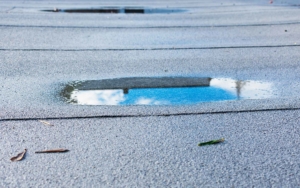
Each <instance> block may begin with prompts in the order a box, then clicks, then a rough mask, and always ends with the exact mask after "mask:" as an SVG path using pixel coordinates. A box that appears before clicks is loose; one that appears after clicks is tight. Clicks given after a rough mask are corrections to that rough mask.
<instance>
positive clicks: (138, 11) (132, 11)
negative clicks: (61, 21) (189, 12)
mask: <svg viewBox="0 0 300 188" xmlns="http://www.w3.org/2000/svg"><path fill="white" fill-rule="evenodd" d="M42 11H45V12H60V13H98V14H99V13H102V14H105V13H106V14H117V13H120V14H170V13H180V12H185V11H186V10H183V9H169V8H165V9H164V8H140V7H125V8H120V7H102V8H83V9H59V8H54V9H52V10H42Z"/></svg>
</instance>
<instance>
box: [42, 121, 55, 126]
mask: <svg viewBox="0 0 300 188" xmlns="http://www.w3.org/2000/svg"><path fill="white" fill-rule="evenodd" d="M39 122H41V123H43V124H45V125H49V126H53V125H52V124H51V123H49V122H47V121H43V120H39Z"/></svg>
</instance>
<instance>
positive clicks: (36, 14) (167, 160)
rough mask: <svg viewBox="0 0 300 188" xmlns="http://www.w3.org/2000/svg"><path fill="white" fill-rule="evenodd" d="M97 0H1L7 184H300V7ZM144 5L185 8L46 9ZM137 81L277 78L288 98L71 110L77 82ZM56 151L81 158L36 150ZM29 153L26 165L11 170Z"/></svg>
mask: <svg viewBox="0 0 300 188" xmlns="http://www.w3.org/2000/svg"><path fill="white" fill-rule="evenodd" d="M86 3H87V1H80V0H76V1H72V2H61V1H13V2H12V1H1V3H0V4H1V6H0V31H1V40H0V109H1V112H0V125H1V130H0V131H1V133H2V134H1V136H2V137H1V146H2V147H0V151H1V152H0V153H1V155H0V168H1V169H2V170H1V171H0V177H1V180H2V181H0V185H1V187H16V186H20V187H30V186H32V187H41V186H44V185H49V186H50V183H51V186H57V187H59V186H73V187H76V186H78V187H80V186H81V187H82V186H88V187H89V186H90V187H91V186H96V185H99V184H100V185H103V186H108V187H109V186H111V187H116V186H128V187H134V186H142V187H145V186H153V187H172V186H173V187H176V186H178V187H187V186H192V187H199V186H200V187H201V186H208V187H231V186H235V187H240V186H242V187H252V186H258V187H260V186H263V187H271V186H275V187H276V186H277V187H283V186H290V187H297V186H299V182H300V180H299V177H300V176H299V171H300V169H299V165H298V164H299V157H295V156H299V150H298V145H299V144H298V138H299V135H300V133H299V129H298V125H299V120H300V118H299V110H297V109H299V108H300V100H299V99H300V97H299V93H300V77H299V72H300V68H299V59H300V57H299V56H300V54H299V50H300V45H299V44H300V41H299V33H300V32H299V28H300V27H299V24H300V21H299V16H300V11H299V10H300V9H299V7H297V6H291V5H294V4H297V3H298V2H297V1H296V0H294V1H293V0H287V1H285V2H284V3H283V2H277V1H275V2H273V3H272V4H270V1H267V0H266V1H261V0H253V1H251V2H245V1H241V0H226V1H223V2H218V1H211V0H202V1H201V3H199V0H197V1H196V0H188V1H172V2H170V1H159V2H153V1H138V2H137V1H101V2H99V1H94V0H90V1H89V5H88V6H87V5H86ZM133 5H134V6H135V7H148V8H174V9H184V10H187V11H186V12H180V13H176V14H89V13H84V14H60V13H57V14H56V13H53V12H43V11H41V10H47V9H49V10H52V9H54V8H59V9H79V8H91V7H95V6H97V7H104V6H116V7H129V6H130V7H131V6H133ZM128 77H209V78H225V79H232V80H250V81H253V82H254V83H271V84H272V85H273V86H274V87H275V88H276V97H275V98H267V99H247V100H233V101H219V102H205V103H201V104H193V105H182V106H176V107H175V106H164V105H161V106H85V105H70V104H67V103H66V102H65V101H64V99H63V98H62V97H61V96H60V92H61V91H62V90H63V89H64V87H65V86H66V85H67V84H68V83H71V82H73V81H78V80H79V81H85V80H103V79H116V78H128ZM129 92H130V91H129ZM37 119H43V120H44V119H46V121H50V122H51V123H52V124H54V125H55V126H54V127H47V126H46V127H45V125H43V124H40V122H38V121H36V120H37ZM221 137H225V142H224V143H222V144H221V145H216V147H214V146H212V147H210V146H208V147H203V148H198V146H197V144H198V142H200V141H208V140H212V139H219V138H221ZM58 147H66V148H68V149H70V152H69V153H66V155H65V154H63V155H52V154H50V155H39V156H37V155H34V154H33V152H34V151H35V150H41V149H51V148H58ZM24 148H27V149H28V155H27V157H26V159H25V160H24V161H22V162H19V163H11V162H10V161H9V158H10V157H12V156H14V155H15V154H17V153H19V152H20V151H22V150H23V149H24ZM46 164H47V165H46ZM45 169H46V170H45ZM174 169H176V170H174ZM20 171H22V172H23V175H22V176H20V174H19V173H20ZM224 174H225V175H224ZM261 174H263V175H261ZM49 177H51V178H49ZM125 177H126V178H125ZM137 177H138V178H137ZM249 177H251V178H249ZM215 180H219V181H218V182H216V181H215Z"/></svg>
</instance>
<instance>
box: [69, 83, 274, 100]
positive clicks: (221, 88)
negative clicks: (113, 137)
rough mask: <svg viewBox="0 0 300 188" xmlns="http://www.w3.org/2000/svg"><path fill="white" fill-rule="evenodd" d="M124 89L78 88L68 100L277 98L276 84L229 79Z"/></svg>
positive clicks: (70, 93)
mask: <svg viewBox="0 0 300 188" xmlns="http://www.w3.org/2000/svg"><path fill="white" fill-rule="evenodd" d="M124 88H125V89H124ZM124 88H123V89H93V90H80V89H76V87H74V88H73V89H72V88H71V90H70V91H69V92H68V94H67V95H65V98H66V99H67V101H68V102H69V103H72V104H79V105H189V104H197V103H201V102H213V101H227V100H243V99H264V98H272V97H274V96H275V94H274V87H273V84H272V83H269V82H260V81H240V80H233V79H228V78H218V79H210V81H209V85H208V86H199V87H198V86H193V87H167V88H163V87H160V88H155V87H153V88H130V89H128V88H126V87H124Z"/></svg>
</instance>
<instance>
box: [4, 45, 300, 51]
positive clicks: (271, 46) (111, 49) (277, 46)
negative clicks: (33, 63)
mask: <svg viewBox="0 0 300 188" xmlns="http://www.w3.org/2000/svg"><path fill="white" fill-rule="evenodd" d="M283 47H300V44H292V45H264V46H222V47H187V48H175V47H174V48H128V49H113V48H109V49H3V48H2V49H0V51H148V50H149V51H151V50H153V51H155V50H206V49H208V50H214V49H236V48H283Z"/></svg>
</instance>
